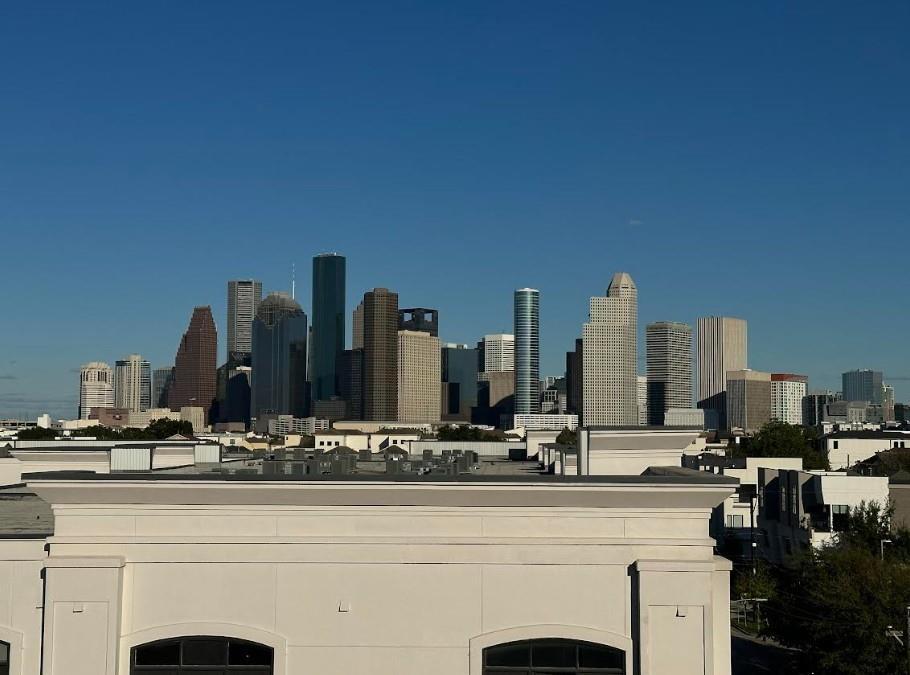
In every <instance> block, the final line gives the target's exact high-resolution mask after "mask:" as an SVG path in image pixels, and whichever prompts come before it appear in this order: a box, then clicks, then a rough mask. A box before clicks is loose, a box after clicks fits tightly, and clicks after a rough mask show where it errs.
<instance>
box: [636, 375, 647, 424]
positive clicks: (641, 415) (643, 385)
mask: <svg viewBox="0 0 910 675" xmlns="http://www.w3.org/2000/svg"><path fill="white" fill-rule="evenodd" d="M637 383H638V387H637V389H636V393H637V395H638V424H639V426H643V427H644V426H647V425H648V377H647V375H639V376H638V379H637Z"/></svg>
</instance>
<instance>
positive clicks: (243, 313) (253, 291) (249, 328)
mask: <svg viewBox="0 0 910 675" xmlns="http://www.w3.org/2000/svg"><path fill="white" fill-rule="evenodd" d="M260 302H262V282H261V281H256V280H255V279H234V280H231V281H228V291H227V360H228V361H230V360H231V355H232V354H245V355H249V353H250V352H251V351H252V350H253V317H254V316H256V308H257V307H259V303H260ZM238 358H243V357H238Z"/></svg>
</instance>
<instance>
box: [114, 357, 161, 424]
mask: <svg viewBox="0 0 910 675" xmlns="http://www.w3.org/2000/svg"><path fill="white" fill-rule="evenodd" d="M151 400H152V370H151V366H150V365H149V362H148V361H146V360H145V359H143V358H142V357H141V356H140V355H139V354H130V355H129V356H127V357H126V358H125V359H121V360H119V361H117V362H116V363H115V364H114V407H115V408H122V409H124V410H128V411H129V412H141V411H143V410H148V409H149V408H151V407H152V404H151Z"/></svg>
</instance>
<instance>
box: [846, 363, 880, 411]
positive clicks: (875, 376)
mask: <svg viewBox="0 0 910 675" xmlns="http://www.w3.org/2000/svg"><path fill="white" fill-rule="evenodd" d="M841 395H842V397H843V399H844V400H845V401H868V402H869V403H881V402H882V371H880V370H869V369H868V368H867V369H863V370H850V371H847V372H846V373H844V374H843V375H842V376H841Z"/></svg>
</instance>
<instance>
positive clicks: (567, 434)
mask: <svg viewBox="0 0 910 675" xmlns="http://www.w3.org/2000/svg"><path fill="white" fill-rule="evenodd" d="M556 442H557V443H561V444H562V445H573V446H574V445H578V431H572V430H571V429H569V427H565V428H564V429H563V430H562V431H560V432H559V436H557V437H556Z"/></svg>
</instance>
